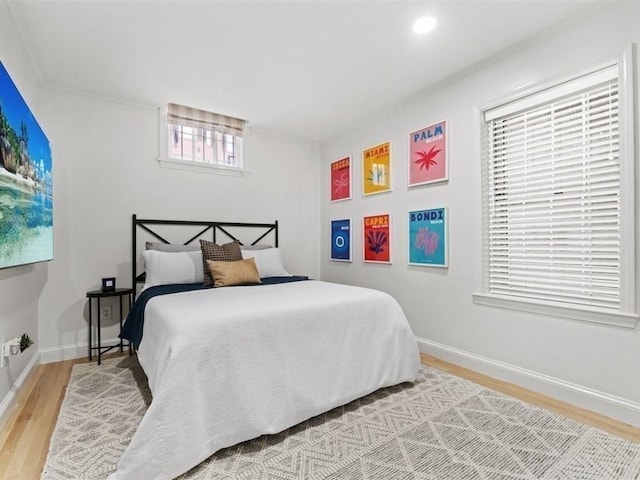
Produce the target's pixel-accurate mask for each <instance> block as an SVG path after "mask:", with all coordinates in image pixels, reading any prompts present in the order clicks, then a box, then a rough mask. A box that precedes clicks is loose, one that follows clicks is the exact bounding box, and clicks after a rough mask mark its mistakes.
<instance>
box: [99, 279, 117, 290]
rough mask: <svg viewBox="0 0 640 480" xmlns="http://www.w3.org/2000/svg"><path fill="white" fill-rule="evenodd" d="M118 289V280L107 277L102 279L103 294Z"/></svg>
mask: <svg viewBox="0 0 640 480" xmlns="http://www.w3.org/2000/svg"><path fill="white" fill-rule="evenodd" d="M115 289H116V278H115V277H105V278H103V279H102V291H103V292H113V291H114V290H115Z"/></svg>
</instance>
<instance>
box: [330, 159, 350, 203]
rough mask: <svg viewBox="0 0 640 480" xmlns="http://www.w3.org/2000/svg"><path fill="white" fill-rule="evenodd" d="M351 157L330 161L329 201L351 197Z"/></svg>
mask: <svg viewBox="0 0 640 480" xmlns="http://www.w3.org/2000/svg"><path fill="white" fill-rule="evenodd" d="M351 170H352V169H351V157H344V158H341V159H340V160H336V161H335V162H331V201H332V202H339V201H341V200H349V199H350V198H351Z"/></svg>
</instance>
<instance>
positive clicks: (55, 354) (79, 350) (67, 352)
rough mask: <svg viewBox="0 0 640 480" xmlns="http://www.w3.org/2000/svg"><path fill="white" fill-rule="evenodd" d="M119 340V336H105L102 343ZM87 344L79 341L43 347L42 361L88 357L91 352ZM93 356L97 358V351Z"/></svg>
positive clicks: (41, 351) (49, 361) (113, 342)
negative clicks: (72, 343)
mask: <svg viewBox="0 0 640 480" xmlns="http://www.w3.org/2000/svg"><path fill="white" fill-rule="evenodd" d="M119 341H120V339H119V338H103V339H102V341H101V342H100V343H101V345H113V344H116V343H118V342H119ZM87 345H88V344H87V343H79V344H75V345H63V346H61V347H49V348H41V349H40V361H41V363H52V362H61V361H63V360H74V359H76V358H85V357H88V356H89V352H88V350H87ZM112 351H113V350H112ZM93 357H94V358H96V354H95V353H94V354H93Z"/></svg>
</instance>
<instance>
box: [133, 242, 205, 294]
mask: <svg viewBox="0 0 640 480" xmlns="http://www.w3.org/2000/svg"><path fill="white" fill-rule="evenodd" d="M142 257H143V258H144V267H145V272H146V274H147V276H146V279H145V282H144V288H148V287H152V286H154V285H168V284H171V283H199V282H203V281H204V272H203V271H202V268H203V266H202V251H197V252H161V251H159V250H145V251H144V252H142Z"/></svg>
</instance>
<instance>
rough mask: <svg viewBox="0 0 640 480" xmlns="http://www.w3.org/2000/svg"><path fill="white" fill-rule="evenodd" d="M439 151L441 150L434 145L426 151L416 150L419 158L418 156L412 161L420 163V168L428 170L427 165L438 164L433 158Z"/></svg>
mask: <svg viewBox="0 0 640 480" xmlns="http://www.w3.org/2000/svg"><path fill="white" fill-rule="evenodd" d="M441 151H442V150H440V149H438V150H436V146H435V145H434V146H433V147H431V150H429V151H428V152H426V151H425V152H418V156H419V157H420V158H418V160H416V161H415V162H414V163H415V164H416V165H420V170H422V169H423V168H424V169H425V170H429V167H431V166H433V165H437V164H438V162H437V161H436V160H435V157H436V155H438V153H440V152H441Z"/></svg>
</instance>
